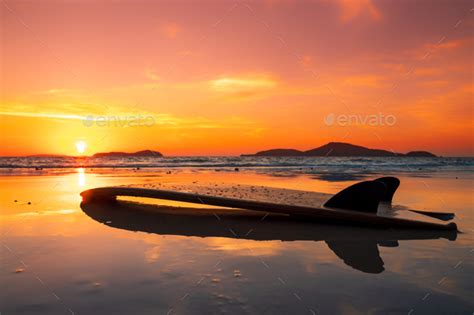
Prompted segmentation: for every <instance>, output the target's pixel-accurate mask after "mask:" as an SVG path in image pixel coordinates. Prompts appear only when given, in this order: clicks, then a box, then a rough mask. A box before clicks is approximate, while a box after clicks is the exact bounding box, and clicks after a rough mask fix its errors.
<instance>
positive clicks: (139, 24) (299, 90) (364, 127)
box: [0, 0, 474, 156]
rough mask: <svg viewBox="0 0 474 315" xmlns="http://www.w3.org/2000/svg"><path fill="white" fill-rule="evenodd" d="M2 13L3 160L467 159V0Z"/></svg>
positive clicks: (77, 5)
mask: <svg viewBox="0 0 474 315" xmlns="http://www.w3.org/2000/svg"><path fill="white" fill-rule="evenodd" d="M2 3H3V5H0V10H1V22H0V23H1V24H0V25H1V42H2V45H1V64H0V65H1V70H0V71H1V76H0V88H1V91H0V92H1V95H0V96H1V103H0V121H1V127H0V128H1V129H0V132H1V133H0V136H1V148H0V155H27V154H37V153H44V154H46V153H49V154H77V151H76V146H75V144H76V143H77V142H78V141H84V142H85V143H86V144H87V149H86V152H85V154H93V153H95V152H99V151H112V150H122V151H134V150H141V149H155V150H158V151H160V152H162V153H163V154H165V155H234V154H240V153H252V152H255V151H258V150H263V149H269V148H274V147H292V148H297V149H310V148H313V147H317V146H319V145H322V144H324V143H326V142H329V141H345V142H351V143H354V144H359V145H365V146H369V147H377V148H384V149H392V150H395V151H399V152H406V151H410V150H429V151H432V152H434V153H436V154H439V155H455V156H460V155H471V156H472V155H473V153H474V150H473V112H472V105H473V82H472V79H473V61H472V60H473V24H474V22H473V17H472V11H471V10H472V9H471V6H472V5H471V4H470V2H469V1H460V0H459V1H388V0H387V1H377V0H373V1H370V0H341V1H329V0H321V1H300V2H290V1H278V0H274V1H251V2H239V3H237V4H235V3H234V2H231V1H185V0H183V1H175V2H171V1H169V2H158V1H157V2H156V3H153V2H152V1H139V2H136V1H122V2H117V1H102V2H101V3H99V2H96V1H49V0H48V1H42V2H40V1H38V2H33V1H12V0H7V1H3V0H2ZM387 117H389V118H390V119H391V120H389V121H388V120H387Z"/></svg>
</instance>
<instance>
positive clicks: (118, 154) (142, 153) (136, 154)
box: [92, 150, 163, 158]
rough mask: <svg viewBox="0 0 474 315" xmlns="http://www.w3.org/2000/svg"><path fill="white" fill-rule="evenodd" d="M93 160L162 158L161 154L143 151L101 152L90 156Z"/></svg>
mask: <svg viewBox="0 0 474 315" xmlns="http://www.w3.org/2000/svg"><path fill="white" fill-rule="evenodd" d="M92 157H93V158H103V157H117V158H123V157H163V154H161V153H160V152H158V151H152V150H143V151H138V152H134V153H128V152H101V153H96V154H94V155H93V156H92Z"/></svg>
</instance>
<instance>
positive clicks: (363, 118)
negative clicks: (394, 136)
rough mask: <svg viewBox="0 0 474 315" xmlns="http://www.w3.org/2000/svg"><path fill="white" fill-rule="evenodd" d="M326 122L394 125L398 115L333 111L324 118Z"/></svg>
mask: <svg viewBox="0 0 474 315" xmlns="http://www.w3.org/2000/svg"><path fill="white" fill-rule="evenodd" d="M324 123H325V124H326V125H327V126H333V125H337V126H354V125H368V126H394V125H395V124H396V123H397V117H395V116H394V115H391V114H389V115H384V114H382V113H378V114H372V115H356V114H351V115H346V114H340V115H335V114H334V113H331V114H329V115H327V116H326V117H325V118H324Z"/></svg>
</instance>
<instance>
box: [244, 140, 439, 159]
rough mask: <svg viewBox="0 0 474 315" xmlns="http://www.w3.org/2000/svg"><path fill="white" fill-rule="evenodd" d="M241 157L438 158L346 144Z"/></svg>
mask: <svg viewBox="0 0 474 315" xmlns="http://www.w3.org/2000/svg"><path fill="white" fill-rule="evenodd" d="M241 156H244V157H245V156H254V157H255V156H291V157H293V156H341V157H342V156H347V157H351V156H363V157H394V156H400V157H403V156H405V157H436V155H434V154H432V153H430V152H427V151H411V152H408V153H407V154H403V153H397V152H391V151H387V150H381V149H370V148H366V147H363V146H359V145H354V144H350V143H344V142H329V143H327V144H325V145H323V146H320V147H318V148H314V149H311V150H307V151H300V150H295V149H271V150H266V151H260V152H257V153H255V154H242V155H241Z"/></svg>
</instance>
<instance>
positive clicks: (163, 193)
mask: <svg viewBox="0 0 474 315" xmlns="http://www.w3.org/2000/svg"><path fill="white" fill-rule="evenodd" d="M397 187H398V186H397ZM395 189H396V188H395ZM392 195H393V193H392ZM81 196H82V197H83V201H84V202H85V203H89V202H109V203H110V202H115V201H116V197H117V196H125V197H143V198H155V199H164V200H173V201H180V202H187V203H195V204H205V205H211V206H220V207H226V208H239V209H246V210H253V211H262V212H266V213H279V214H284V215H289V216H292V217H298V218H304V219H306V220H308V221H311V220H316V221H339V222H346V223H351V224H358V225H367V226H371V227H380V228H413V229H432V230H457V226H456V224H455V223H448V224H442V223H438V222H433V220H429V219H428V218H427V219H425V218H424V217H423V216H422V215H421V214H414V213H413V214H412V216H411V217H408V218H403V217H399V216H393V215H386V214H385V215H382V214H377V209H378V205H379V203H380V202H381V201H384V200H386V199H387V185H386V184H385V183H384V182H383V181H377V180H375V181H365V182H360V183H357V184H354V185H352V186H350V187H348V188H346V189H344V190H342V191H341V192H339V193H337V194H336V195H334V196H333V197H332V198H330V199H329V200H328V201H327V202H326V203H325V204H324V206H320V207H309V206H301V205H291V204H282V203H271V202H262V201H255V200H244V199H237V198H228V197H220V196H210V195H205V194H196V193H188V192H179V191H170V190H162V189H148V188H136V187H101V188H94V189H89V190H86V191H84V192H82V193H81ZM413 215H415V218H413Z"/></svg>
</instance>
